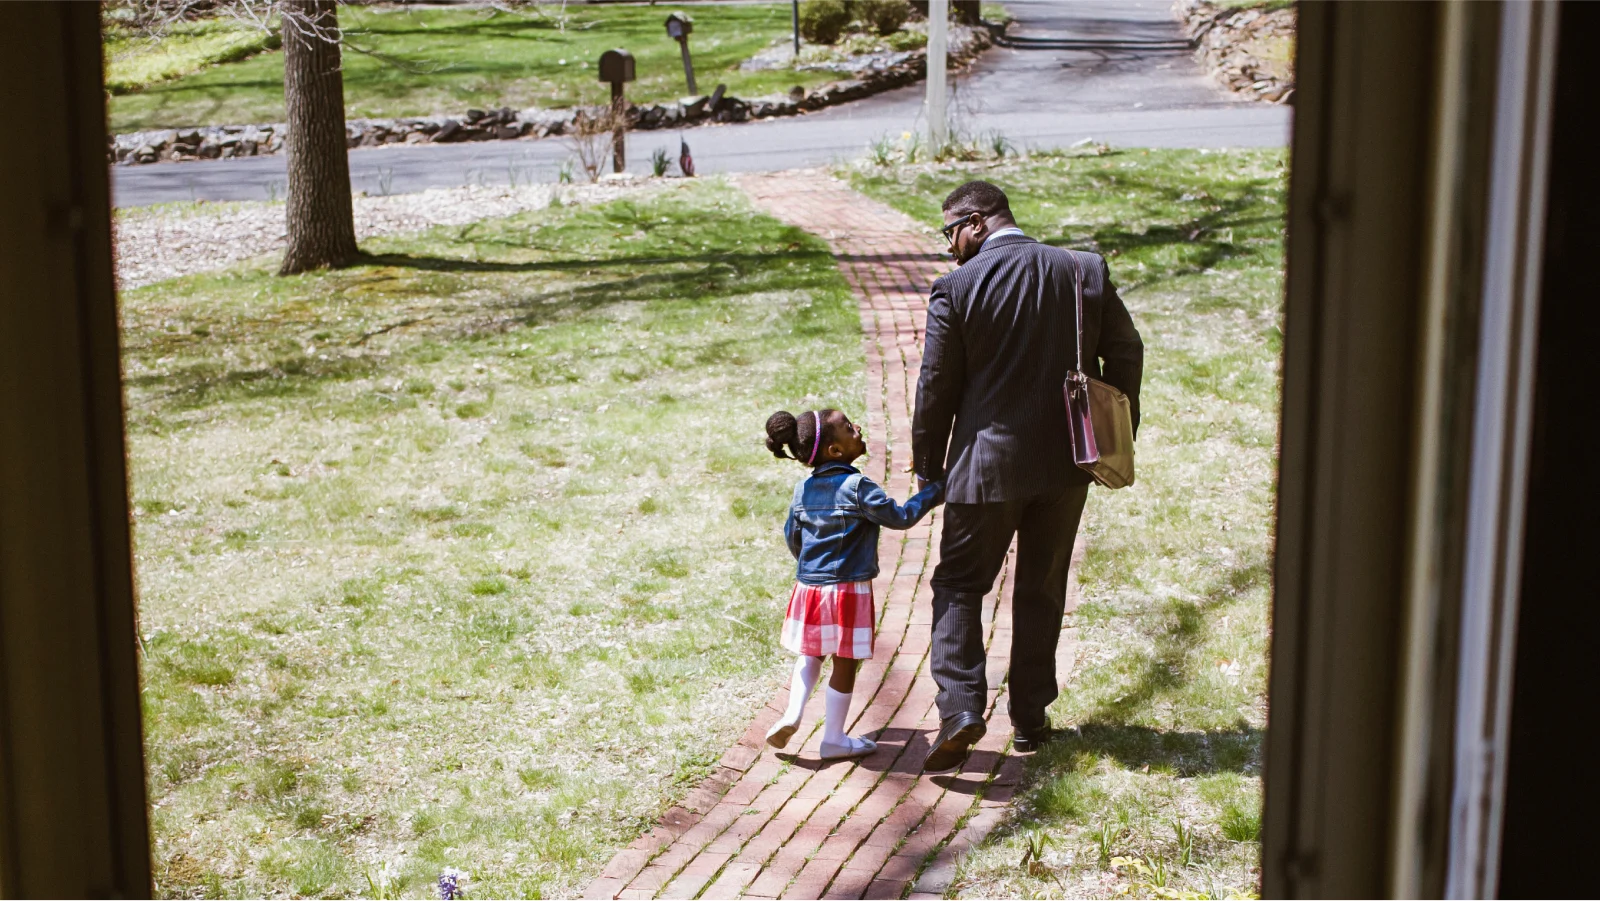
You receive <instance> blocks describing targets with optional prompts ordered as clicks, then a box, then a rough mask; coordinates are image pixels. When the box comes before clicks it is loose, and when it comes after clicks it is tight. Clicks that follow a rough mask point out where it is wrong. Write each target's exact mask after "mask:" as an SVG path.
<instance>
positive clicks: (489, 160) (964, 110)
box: [112, 0, 1292, 206]
mask: <svg viewBox="0 0 1600 901" xmlns="http://www.w3.org/2000/svg"><path fill="white" fill-rule="evenodd" d="M1006 6H1007V8H1008V9H1010V10H1011V12H1012V14H1013V15H1014V16H1015V17H1016V20H1017V21H1016V22H1015V23H1014V24H1013V25H1012V28H1011V31H1010V35H1011V36H1013V37H1015V38H1017V39H1020V40H1019V42H1018V43H1019V44H1025V43H1026V42H1028V41H1035V42H1038V41H1044V42H1048V41H1050V40H1058V39H1062V38H1071V39H1090V40H1097V41H1105V42H1107V43H1108V46H1105V47H1101V48H1100V49H1072V50H1067V49H1052V48H1051V47H1050V46H1049V44H1048V43H1046V44H1045V46H1043V47H1040V46H1015V47H995V48H993V49H991V50H989V51H988V52H987V53H985V54H984V55H983V57H982V58H981V59H980V60H979V62H978V63H977V64H976V65H975V66H974V67H973V68H972V70H971V71H969V72H967V73H966V74H964V75H962V76H960V77H958V78H954V79H953V80H952V91H951V106H952V109H953V110H954V113H955V122H956V126H957V128H958V129H961V130H963V131H965V132H967V133H969V134H972V135H979V134H985V133H990V132H998V133H999V134H1002V135H1004V136H1005V137H1006V139H1007V140H1008V141H1010V143H1011V144H1012V145H1013V146H1016V147H1019V148H1021V147H1040V148H1044V147H1064V146H1067V145H1070V144H1073V143H1075V142H1077V141H1080V140H1083V139H1085V138H1092V139H1093V140H1095V141H1101V142H1105V143H1109V144H1112V145H1114V146H1123V147H1277V146H1284V145H1285V144H1287V142H1288V138H1289V126H1290V121H1291V115H1292V111H1291V110H1290V109H1289V108H1287V107H1283V106H1276V105H1271V104H1263V103H1255V102H1249V101H1242V100H1238V99H1234V98H1233V97H1231V96H1229V95H1227V94H1225V93H1224V92H1222V91H1221V90H1220V89H1218V88H1216V87H1213V86H1212V85H1211V84H1210V82H1209V81H1207V79H1206V78H1205V76H1204V74H1203V73H1202V72H1201V70H1200V68H1199V66H1198V65H1197V64H1196V63H1195V61H1194V59H1193V57H1192V55H1191V54H1190V53H1189V52H1188V51H1186V50H1180V49H1161V48H1159V47H1154V48H1151V47H1139V46H1126V45H1124V46H1109V45H1115V44H1117V43H1119V42H1144V41H1163V40H1167V41H1171V40H1174V39H1178V38H1180V37H1181V34H1180V32H1179V28H1178V25H1177V23H1176V22H1175V21H1174V20H1173V18H1172V14H1171V12H1170V6H1169V5H1168V4H1167V2H1165V0H1072V2H1063V0H1011V2H1008V3H1007V4H1006ZM922 98H923V88H922V86H921V85H915V86H912V87H907V88H902V89H900V90H896V91H889V92H886V93H883V94H879V95H877V96H875V97H871V98H868V99H866V100H861V101H857V102H855V103H850V104H845V105H843V106H838V107H834V108H832V109H827V110H821V111H818V112H815V113H811V114H809V115H805V116H797V117H793V118H787V119H770V120H763V121H758V122H748V123H742V124H738V125H720V126H701V127H697V128H690V129H685V130H683V131H682V132H676V131H673V132H668V131H644V132H634V133H631V134H630V135H629V136H628V146H627V156H628V168H629V170H630V171H635V172H640V173H648V172H649V158H650V153H651V151H652V150H654V149H655V148H657V147H665V148H668V149H669V150H670V152H671V156H672V157H673V158H674V159H676V158H677V155H678V154H677V150H678V140H679V136H680V135H681V136H682V137H683V139H684V140H687V141H688V143H689V146H690V148H691V149H692V151H693V153H694V158H695V164H696V168H697V169H698V171H699V172H700V174H715V173H719V172H753V171H754V172H759V171H771V170H777V169H792V168H802V167H806V166H817V165H827V164H831V163H835V162H841V161H845V160H850V159H855V158H857V157H860V156H861V155H862V154H863V153H864V152H865V151H866V148H867V146H868V144H870V143H871V142H873V141H875V140H877V139H879V138H882V137H885V136H887V137H890V138H893V139H896V140H898V138H899V137H900V135H902V134H903V133H905V132H908V131H915V130H918V129H920V128H921V127H922V126H923V124H924V122H923V115H922ZM571 157H572V148H571V146H570V145H568V144H567V143H566V142H565V141H563V140H561V139H559V138H552V139H545V140H535V141H486V142H480V143H472V144H440V145H396V146H390V147H378V148H371V149H361V150H352V151H351V152H350V179H351V183H352V187H353V188H354V190H357V191H366V192H367V193H369V194H387V193H396V194H398V193H407V192H413V191H421V190H425V189H427V188H435V187H455V186H458V185H463V184H480V183H481V184H506V183H508V182H517V183H525V182H529V181H540V182H549V181H554V180H555V178H556V173H557V171H558V169H559V167H560V165H561V163H562V162H563V161H565V160H568V159H570V158H571ZM285 184H286V175H285V169H284V157H283V156H282V155H278V156H269V157H250V158H246V159H238V160H212V161H203V162H186V163H157V164H153V165H146V166H115V167H112V186H113V196H114V199H115V203H116V205H117V206H142V205H145V204H151V203H162V202H167V201H175V200H199V199H204V200H264V199H270V198H274V197H276V198H281V197H283V195H284V193H285V190H284V186H285Z"/></svg>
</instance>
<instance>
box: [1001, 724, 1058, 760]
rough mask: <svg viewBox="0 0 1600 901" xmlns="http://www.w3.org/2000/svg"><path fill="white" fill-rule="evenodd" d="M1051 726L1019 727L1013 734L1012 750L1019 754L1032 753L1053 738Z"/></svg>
mask: <svg viewBox="0 0 1600 901" xmlns="http://www.w3.org/2000/svg"><path fill="white" fill-rule="evenodd" d="M1051 734H1052V733H1051V732H1050V727H1049V726H1040V727H1039V728H1037V729H1018V730H1017V731H1016V734H1015V735H1013V736H1011V750H1013V751H1016V752H1017V753H1018V754H1032V753H1033V752H1034V751H1037V750H1039V747H1040V746H1041V745H1043V744H1044V743H1045V742H1047V741H1049V740H1050V738H1051Z"/></svg>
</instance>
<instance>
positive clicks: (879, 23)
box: [855, 0, 911, 37]
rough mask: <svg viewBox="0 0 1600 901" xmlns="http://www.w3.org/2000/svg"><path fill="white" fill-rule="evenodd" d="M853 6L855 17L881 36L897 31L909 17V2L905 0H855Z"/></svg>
mask: <svg viewBox="0 0 1600 901" xmlns="http://www.w3.org/2000/svg"><path fill="white" fill-rule="evenodd" d="M855 8H856V18H858V19H860V20H861V21H862V22H865V23H866V24H867V25H868V26H869V27H871V29H872V30H873V31H876V32H877V33H878V34H879V35H881V36H883V37H888V36H889V35H891V34H894V33H895V32H897V31H899V30H900V26H902V25H904V24H906V19H909V18H911V4H910V3H908V2H906V0H856V2H855Z"/></svg>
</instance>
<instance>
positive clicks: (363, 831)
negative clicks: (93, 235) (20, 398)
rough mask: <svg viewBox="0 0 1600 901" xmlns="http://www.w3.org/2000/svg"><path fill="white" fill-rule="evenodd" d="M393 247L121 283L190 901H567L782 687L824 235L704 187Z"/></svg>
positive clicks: (857, 356) (834, 277) (846, 323)
mask: <svg viewBox="0 0 1600 901" xmlns="http://www.w3.org/2000/svg"><path fill="white" fill-rule="evenodd" d="M263 206H266V205H263ZM266 212H267V213H269V214H270V213H272V211H271V210H267V211H266ZM278 215H281V213H278ZM365 249H366V250H367V251H368V252H369V253H371V254H373V256H371V257H370V258H369V259H368V260H367V262H365V263H364V264H362V265H359V266H355V267H353V268H350V269H346V270H342V271H337V272H325V273H318V274H311V275H305V276H297V277H292V278H278V277H276V276H274V275H272V274H271V272H272V271H273V270H274V269H275V266H276V260H275V259H268V260H262V261H260V263H259V264H256V265H247V266H242V267H239V268H236V269H234V270H231V271H227V272H223V273H216V274H208V275H200V276H192V277H187V278H183V279H178V280H174V281H170V282H165V283H161V284H157V285H152V286H149V287H145V288H140V289H137V290H133V291H129V292H127V293H125V294H124V295H123V319H124V338H123V340H124V345H125V348H126V356H125V366H126V379H127V385H128V409H129V412H128V429H129V439H130V444H131V446H130V455H131V467H132V473H133V493H134V507H135V514H136V529H135V535H136V539H137V552H138V572H139V587H140V597H141V606H140V626H141V634H142V642H143V649H144V660H145V662H144V682H145V688H144V697H145V707H146V719H145V724H146V730H147V747H148V757H149V768H150V769H149V772H150V797H151V800H152V803H153V811H152V817H153V825H154V831H155V859H156V867H157V871H156V872H157V877H156V878H157V889H158V892H159V893H160V895H162V896H168V897H177V896H183V897H197V896H219V895H228V896H241V897H262V896H279V897H281V896H287V895H296V896H313V897H314V896H342V895H363V896H369V897H370V896H378V897H395V896H397V895H399V894H404V895H405V896H408V897H425V896H436V890H435V889H434V888H433V887H432V882H433V881H434V880H435V879H436V878H437V876H438V874H439V872H440V870H441V869H442V868H444V867H447V866H448V867H456V868H459V869H463V870H466V871H469V872H470V873H471V874H472V879H473V887H472V889H471V892H472V895H471V896H472V897H512V898H515V897H541V896H542V897H552V896H560V895H571V894H573V893H575V892H577V891H579V890H581V888H582V885H583V884H584V882H585V881H586V879H587V878H589V877H591V876H592V875H594V874H595V873H596V872H598V870H599V868H600V867H601V866H603V865H604V862H605V861H606V860H607V859H608V858H609V856H610V855H611V854H612V853H613V852H614V851H616V850H617V849H618V848H619V847H621V846H622V845H624V844H626V843H627V842H628V841H630V840H632V839H633V838H634V837H636V836H637V835H638V833H639V832H640V830H641V829H642V828H643V827H644V826H646V825H647V824H648V823H650V822H651V821H653V820H654V818H655V817H656V816H658V815H659V814H660V812H661V811H662V810H663V809H664V808H665V806H666V805H667V804H669V803H670V800H671V799H673V798H675V797H680V796H681V795H682V794H684V793H685V792H687V791H688V790H689V788H691V787H692V786H693V784H694V783H695V782H696V781H698V779H699V778H700V777H701V776H702V775H704V774H705V773H706V772H707V771H708V768H709V767H710V766H711V765H712V764H713V763H714V762H715V760H716V759H717V758H718V757H719V756H720V755H721V753H722V752H723V750H724V749H725V748H726V747H727V746H728V744H729V743H730V742H731V741H732V740H733V739H734V738H735V737H736V736H737V735H738V734H739V733H740V732H741V731H742V730H743V729H744V727H745V725H746V724H747V723H748V721H749V718H750V716H751V715H752V714H753V712H754V710H755V709H756V708H758V707H759V706H760V705H761V704H762V703H764V702H765V700H766V699H767V698H768V697H769V695H770V691H771V689H772V687H773V686H774V684H775V681H776V679H777V678H778V677H779V676H780V675H781V673H782V672H783V671H784V670H785V663H786V661H785V660H784V659H783V658H782V655H781V654H780V653H779V652H778V650H777V648H776V638H777V635H778V624H779V620H780V618H781V615H782V614H781V610H782V602H783V596H784V591H785V588H786V586H787V584H788V581H789V579H790V578H792V572H793V563H792V561H791V560H790V558H789V554H788V553H787V552H786V551H785V549H784V548H783V545H782V541H781V536H780V525H781V522H782V516H783V513H784V510H785V509H786V506H787V500H788V495H789V487H790V485H791V484H792V483H793V480H794V479H795V478H796V477H797V476H798V475H799V472H798V470H797V469H796V468H795V467H794V466H793V465H792V464H790V465H788V466H785V465H783V464H782V463H780V462H778V461H775V460H773V459H772V457H771V456H770V455H769V454H768V453H767V452H766V450H765V448H764V447H763V446H762V440H761V439H762V426H763V423H764V421H765V418H766V416H767V415H768V414H769V413H770V412H772V411H773V410H775V409H778V408H780V407H787V408H789V409H797V408H804V407H807V406H817V405H830V404H831V405H838V406H842V407H849V406H858V405H859V403H860V398H861V393H862V391H863V382H862V377H861V368H862V359H861V347H860V326H859V319H858V316H857V313H856V309H855V304H854V301H853V300H852V297H851V295H850V293H849V291H848V289H847V288H846V286H845V285H844V283H843V281H842V280H841V278H840V276H839V274H838V272H837V270H836V268H835V266H834V263H833V261H832V259H831V257H830V256H829V255H828V253H827V251H826V249H825V247H824V246H823V244H822V243H821V242H820V241H818V240H817V239H815V238H812V237H809V236H807V235H805V234H803V233H800V232H798V231H796V230H794V229H791V228H787V227H785V226H783V225H781V224H779V223H777V222H776V221H774V220H772V219H769V218H766V217H763V216H760V215H757V214H755V213H753V212H751V211H750V209H749V208H748V207H747V205H746V204H745V202H744V200H743V198H742V196H741V195H739V194H738V193H737V192H735V191H733V190H731V189H728V188H726V187H722V186H719V185H717V184H715V183H708V184H682V185H679V186H673V187H667V188H661V189H659V190H656V191H655V192H654V193H650V192H647V193H645V194H642V195H638V196H636V197H634V198H633V199H628V200H620V201H616V202H613V203H610V204H608V205H606V206H602V207H598V208H588V209H575V208H572V207H567V208H561V209H553V210H547V211H541V212H539V213H536V214H527V215H523V216H518V217H514V218H510V219H505V220H491V221H486V222H483V223H480V224H476V225H472V226H467V227H462V228H449V229H438V230H434V231H432V232H429V233H425V234H422V235H418V236H410V237H398V238H389V239H383V240H373V241H369V242H367V244H366V247H365ZM796 405H798V407H797V406H796Z"/></svg>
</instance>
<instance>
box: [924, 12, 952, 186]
mask: <svg viewBox="0 0 1600 901" xmlns="http://www.w3.org/2000/svg"><path fill="white" fill-rule="evenodd" d="M949 46H950V0H929V2H928V101H927V110H926V111H927V114H928V144H929V145H930V147H929V150H930V151H931V152H932V153H933V154H934V155H935V156H937V155H939V154H941V153H943V152H944V146H945V144H946V143H948V142H949V140H950V120H949V118H948V110H947V109H946V106H947V104H946V98H945V61H946V59H947V58H948V55H949V54H948V52H947V51H948V48H949Z"/></svg>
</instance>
